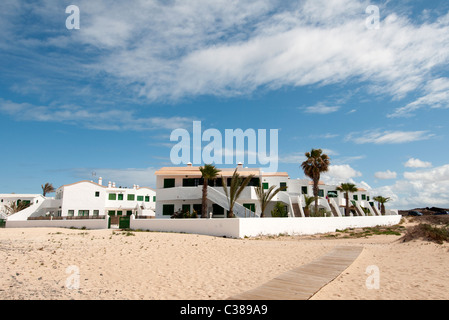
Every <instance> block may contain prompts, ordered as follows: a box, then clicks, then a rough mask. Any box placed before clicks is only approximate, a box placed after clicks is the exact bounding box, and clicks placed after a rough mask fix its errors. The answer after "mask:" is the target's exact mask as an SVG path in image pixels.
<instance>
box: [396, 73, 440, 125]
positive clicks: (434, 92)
mask: <svg viewBox="0 0 449 320" xmlns="http://www.w3.org/2000/svg"><path fill="white" fill-rule="evenodd" d="M424 93H425V95H424V96H422V97H420V98H418V99H417V100H415V101H413V102H411V103H409V104H407V105H406V106H405V107H401V108H398V109H396V110H395V111H394V113H392V114H389V115H388V117H389V118H395V117H408V116H412V115H413V114H412V112H413V111H415V110H418V109H421V108H424V107H430V108H433V109H437V108H446V109H447V108H449V79H448V78H438V79H433V80H430V81H429V82H428V83H427V84H426V86H425V88H424Z"/></svg>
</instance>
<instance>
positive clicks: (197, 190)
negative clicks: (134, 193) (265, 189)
mask: <svg viewBox="0 0 449 320" xmlns="http://www.w3.org/2000/svg"><path fill="white" fill-rule="evenodd" d="M213 189H215V190H217V191H218V192H220V193H222V194H223V195H224V192H223V188H222V187H213ZM202 195H203V186H198V187H175V188H167V189H157V200H158V201H173V200H198V199H201V198H202ZM239 199H241V200H243V199H257V196H256V192H255V190H254V187H246V188H245V190H243V192H242V193H241V194H240V197H239Z"/></svg>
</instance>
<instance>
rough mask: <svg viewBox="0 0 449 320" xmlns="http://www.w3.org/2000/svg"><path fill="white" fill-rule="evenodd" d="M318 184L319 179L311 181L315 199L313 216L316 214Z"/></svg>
mask: <svg viewBox="0 0 449 320" xmlns="http://www.w3.org/2000/svg"><path fill="white" fill-rule="evenodd" d="M318 183H319V179H314V180H313V196H314V197H315V215H317V214H318Z"/></svg>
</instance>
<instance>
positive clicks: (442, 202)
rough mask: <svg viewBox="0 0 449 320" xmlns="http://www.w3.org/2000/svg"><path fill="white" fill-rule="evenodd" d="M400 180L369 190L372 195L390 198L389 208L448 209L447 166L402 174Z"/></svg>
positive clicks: (448, 166)
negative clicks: (402, 177)
mask: <svg viewBox="0 0 449 320" xmlns="http://www.w3.org/2000/svg"><path fill="white" fill-rule="evenodd" d="M404 178H405V179H402V180H397V181H396V182H395V183H394V184H392V185H386V186H382V187H378V188H374V189H373V190H371V192H372V195H373V196H375V195H382V196H385V197H391V198H392V199H393V200H394V201H392V202H391V203H389V205H388V206H389V207H391V208H398V209H412V208H417V207H418V208H422V207H444V208H448V207H449V164H447V165H443V166H440V167H436V168H431V169H426V170H421V171H418V172H406V173H404Z"/></svg>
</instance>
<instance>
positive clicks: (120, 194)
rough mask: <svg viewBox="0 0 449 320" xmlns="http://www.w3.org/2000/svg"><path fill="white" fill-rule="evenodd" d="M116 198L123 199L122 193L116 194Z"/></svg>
mask: <svg viewBox="0 0 449 320" xmlns="http://www.w3.org/2000/svg"><path fill="white" fill-rule="evenodd" d="M118 200H120V201H123V194H122V193H119V194H118Z"/></svg>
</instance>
